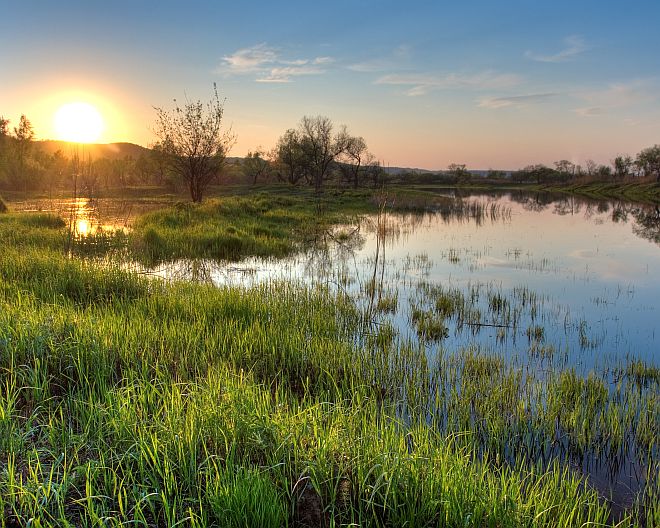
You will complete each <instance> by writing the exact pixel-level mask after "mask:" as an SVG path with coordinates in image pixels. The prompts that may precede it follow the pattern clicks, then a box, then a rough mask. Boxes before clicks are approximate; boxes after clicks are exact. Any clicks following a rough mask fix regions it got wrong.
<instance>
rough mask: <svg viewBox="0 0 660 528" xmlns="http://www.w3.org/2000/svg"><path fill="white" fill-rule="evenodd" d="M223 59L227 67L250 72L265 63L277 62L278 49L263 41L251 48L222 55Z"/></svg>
mask: <svg viewBox="0 0 660 528" xmlns="http://www.w3.org/2000/svg"><path fill="white" fill-rule="evenodd" d="M222 60H223V62H224V64H223V66H225V68H228V69H229V70H233V71H238V72H242V73H248V72H253V71H256V70H259V69H261V68H262V67H263V66H264V65H265V64H270V63H273V62H276V61H277V51H276V50H275V49H274V48H271V47H269V46H267V45H266V44H265V43H261V44H257V45H256V46H252V47H250V48H243V49H239V50H237V51H235V52H234V53H232V54H231V55H226V56H225V57H222Z"/></svg>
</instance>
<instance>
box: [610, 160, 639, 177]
mask: <svg viewBox="0 0 660 528" xmlns="http://www.w3.org/2000/svg"><path fill="white" fill-rule="evenodd" d="M612 165H614V177H615V178H617V179H625V178H627V177H628V176H630V174H631V172H632V168H633V167H634V161H633V159H632V157H630V156H628V155H623V156H622V155H619V156H617V157H616V158H614V161H612Z"/></svg>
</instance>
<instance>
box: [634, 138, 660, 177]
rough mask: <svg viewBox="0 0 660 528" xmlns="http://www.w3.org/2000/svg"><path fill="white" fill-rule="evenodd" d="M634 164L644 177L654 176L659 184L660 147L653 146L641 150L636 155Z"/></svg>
mask: <svg viewBox="0 0 660 528" xmlns="http://www.w3.org/2000/svg"><path fill="white" fill-rule="evenodd" d="M635 163H636V165H637V166H638V167H639V169H640V171H641V172H643V173H644V176H655V177H656V178H657V181H658V182H660V145H653V146H652V147H648V148H645V149H644V150H642V151H641V152H640V153H639V154H637V159H636V161H635Z"/></svg>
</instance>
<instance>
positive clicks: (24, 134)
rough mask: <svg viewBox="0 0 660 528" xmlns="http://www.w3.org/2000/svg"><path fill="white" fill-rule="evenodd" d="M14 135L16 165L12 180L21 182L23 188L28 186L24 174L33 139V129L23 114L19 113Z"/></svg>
mask: <svg viewBox="0 0 660 528" xmlns="http://www.w3.org/2000/svg"><path fill="white" fill-rule="evenodd" d="M14 137H15V139H16V167H15V172H14V181H15V183H16V184H18V183H19V181H22V182H23V186H24V188H25V190H27V187H28V177H27V174H26V165H27V159H28V156H29V154H30V149H31V148H32V140H33V139H34V130H33V128H32V123H30V120H29V119H28V118H27V117H26V116H25V114H21V118H20V120H19V121H18V127H14Z"/></svg>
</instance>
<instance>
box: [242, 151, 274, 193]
mask: <svg viewBox="0 0 660 528" xmlns="http://www.w3.org/2000/svg"><path fill="white" fill-rule="evenodd" d="M241 168H242V170H243V174H245V176H247V177H248V178H249V179H250V180H251V181H252V185H256V184H257V180H258V179H259V178H262V179H263V178H264V177H265V176H267V175H268V171H269V169H270V162H269V161H268V160H267V159H266V158H265V155H264V151H263V149H260V148H258V149H256V150H255V151H254V152H252V151H249V152H248V153H247V156H245V158H244V159H243V163H242V166H241Z"/></svg>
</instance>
